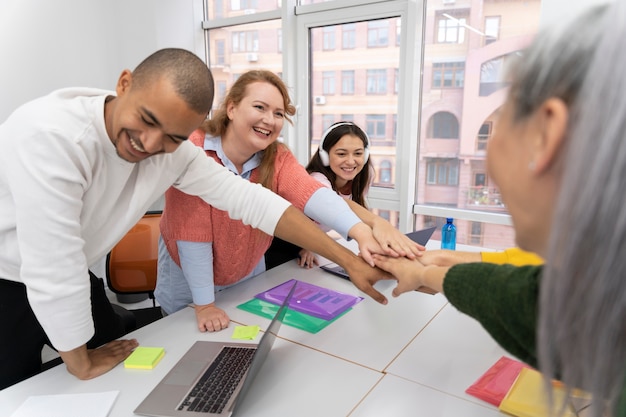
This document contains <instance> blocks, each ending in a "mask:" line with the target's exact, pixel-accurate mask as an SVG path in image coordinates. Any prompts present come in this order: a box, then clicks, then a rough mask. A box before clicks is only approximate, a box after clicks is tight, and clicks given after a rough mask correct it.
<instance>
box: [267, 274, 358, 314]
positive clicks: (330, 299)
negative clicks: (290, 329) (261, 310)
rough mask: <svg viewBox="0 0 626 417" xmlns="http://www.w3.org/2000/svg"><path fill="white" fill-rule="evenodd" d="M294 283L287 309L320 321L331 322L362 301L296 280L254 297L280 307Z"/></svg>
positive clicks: (355, 297)
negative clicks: (294, 286)
mask: <svg viewBox="0 0 626 417" xmlns="http://www.w3.org/2000/svg"><path fill="white" fill-rule="evenodd" d="M294 282H295V283H296V289H295V291H294V294H293V296H292V297H291V301H290V302H289V308H290V309H292V310H295V311H299V312H301V313H305V314H309V315H311V316H313V317H318V318H320V319H324V320H332V319H334V318H335V317H337V316H338V315H340V314H341V313H343V312H344V311H346V310H347V309H349V308H350V307H352V306H353V305H355V304H356V303H358V302H360V301H361V300H363V297H359V296H356V295H350V294H345V293H341V292H338V291H333V290H330V289H328V288H323V287H320V286H317V285H313V284H309V283H307V282H302V281H298V280H296V279H290V280H289V281H287V282H284V283H282V284H280V285H278V286H276V287H274V288H270V289H269V290H267V291H263V292H262V293H259V294H257V295H255V298H258V299H260V300H264V301H267V302H270V303H272V304H277V305H280V304H282V302H283V301H284V300H285V297H286V296H287V294H288V293H289V290H290V289H291V287H292V286H293V284H294Z"/></svg>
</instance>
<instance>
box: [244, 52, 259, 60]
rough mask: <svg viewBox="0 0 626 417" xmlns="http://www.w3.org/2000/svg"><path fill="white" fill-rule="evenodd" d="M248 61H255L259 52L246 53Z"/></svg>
mask: <svg viewBox="0 0 626 417" xmlns="http://www.w3.org/2000/svg"><path fill="white" fill-rule="evenodd" d="M246 59H247V60H248V62H257V61H258V60H259V54H256V53H249V54H247V55H246Z"/></svg>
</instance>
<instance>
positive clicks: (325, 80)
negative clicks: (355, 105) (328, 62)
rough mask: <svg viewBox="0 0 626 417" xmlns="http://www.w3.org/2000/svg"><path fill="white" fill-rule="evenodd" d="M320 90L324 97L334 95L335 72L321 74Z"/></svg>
mask: <svg viewBox="0 0 626 417" xmlns="http://www.w3.org/2000/svg"><path fill="white" fill-rule="evenodd" d="M322 89H323V92H324V95H325V96H328V95H332V94H335V71H324V72H323V73H322Z"/></svg>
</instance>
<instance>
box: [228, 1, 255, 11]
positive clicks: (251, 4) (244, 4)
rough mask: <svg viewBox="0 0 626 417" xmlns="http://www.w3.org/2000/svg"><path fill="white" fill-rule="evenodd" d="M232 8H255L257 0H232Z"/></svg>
mask: <svg viewBox="0 0 626 417" xmlns="http://www.w3.org/2000/svg"><path fill="white" fill-rule="evenodd" d="M230 8H231V10H255V9H256V8H257V0H230Z"/></svg>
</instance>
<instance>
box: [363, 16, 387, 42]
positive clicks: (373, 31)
mask: <svg viewBox="0 0 626 417" xmlns="http://www.w3.org/2000/svg"><path fill="white" fill-rule="evenodd" d="M388 43H389V20H387V19H385V20H373V21H370V22H367V47H368V48H382V47H385V46H387V44H388Z"/></svg>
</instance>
